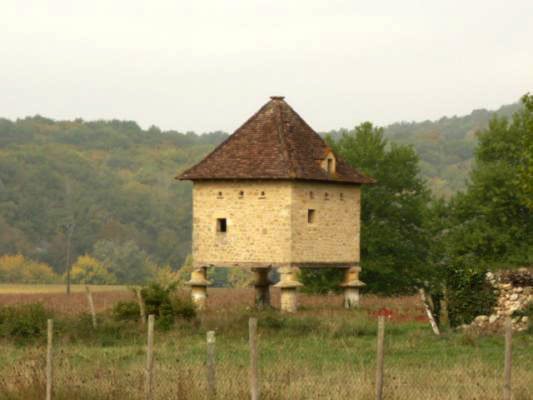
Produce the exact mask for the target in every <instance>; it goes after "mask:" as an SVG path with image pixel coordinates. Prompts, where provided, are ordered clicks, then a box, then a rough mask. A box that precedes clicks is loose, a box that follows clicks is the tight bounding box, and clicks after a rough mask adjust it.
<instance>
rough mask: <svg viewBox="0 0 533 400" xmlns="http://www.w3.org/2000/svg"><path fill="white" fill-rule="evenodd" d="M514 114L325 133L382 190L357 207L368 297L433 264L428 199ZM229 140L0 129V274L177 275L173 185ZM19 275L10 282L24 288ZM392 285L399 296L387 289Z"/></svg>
mask: <svg viewBox="0 0 533 400" xmlns="http://www.w3.org/2000/svg"><path fill="white" fill-rule="evenodd" d="M520 109H521V106H520V105H519V104H518V103H517V104H514V105H510V106H504V107H502V108H500V109H499V110H498V111H496V112H491V111H486V110H476V111H474V112H472V113H471V114H470V115H467V116H463V117H452V118H446V117H445V118H441V119H440V120H438V121H433V122H431V121H425V122H420V123H414V122H412V123H406V122H402V123H396V124H393V125H390V126H388V127H385V128H378V127H374V126H373V125H372V124H370V123H366V124H362V125H360V126H359V127H356V128H354V129H351V130H349V129H341V130H336V131H331V132H329V134H327V136H328V140H329V141H330V143H331V145H332V146H333V147H334V148H335V150H336V151H337V152H338V153H339V154H341V155H342V156H344V157H345V158H346V159H347V160H348V161H349V162H352V163H353V164H354V165H357V166H360V167H362V168H363V170H364V171H365V172H367V173H370V175H372V176H375V177H377V178H378V181H379V182H380V184H379V185H377V186H376V188H373V189H371V190H369V191H368V194H367V195H366V196H367V198H368V199H369V200H368V201H366V203H365V202H364V203H363V204H364V207H367V209H363V219H365V218H366V219H367V220H366V222H365V220H364V221H363V234H364V232H365V229H366V232H367V236H366V237H367V239H366V240H365V239H364V238H363V240H364V243H363V244H362V252H363V258H365V252H366V253H367V257H366V259H367V262H366V264H367V265H365V266H364V267H365V268H366V271H367V274H369V275H367V277H368V279H369V280H371V281H374V282H381V283H382V284H381V286H379V285H378V286H375V287H371V289H372V290H376V291H388V292H391V291H401V290H403V288H405V287H408V286H409V285H411V284H412V282H413V279H415V278H414V277H415V275H416V271H417V269H420V268H423V267H424V266H427V265H430V263H429V264H428V257H430V255H429V254H428V252H429V251H430V248H431V246H432V244H431V243H430V242H431V241H430V240H429V236H428V233H431V234H438V232H437V231H438V230H439V229H441V230H444V231H446V232H449V231H450V229H449V227H446V226H445V225H446V221H449V220H450V219H451V218H452V216H451V215H450V210H449V209H447V208H446V207H448V206H447V205H444V203H442V204H440V203H439V202H438V201H436V204H437V206H434V207H430V206H429V204H430V203H431V202H432V200H431V199H432V198H433V197H434V198H439V197H444V198H446V199H449V198H450V197H451V196H452V195H454V194H455V193H456V192H457V191H458V190H460V189H465V188H468V187H469V186H468V185H467V184H466V182H467V177H468V176H469V175H468V174H469V172H470V171H471V168H472V165H473V160H474V157H475V151H474V150H475V148H476V146H477V144H478V142H479V138H478V133H479V132H482V131H484V130H487V129H489V122H490V121H491V119H493V118H494V117H495V116H496V115H497V116H501V117H509V116H510V115H511V114H513V112H516V111H517V110H520ZM489 130H490V129H489ZM226 137H227V134H226V133H224V132H212V133H205V134H201V135H198V134H195V133H193V132H187V133H180V132H176V131H166V132H162V131H161V130H160V129H158V128H157V127H151V128H149V129H147V130H144V129H141V128H140V127H139V126H138V125H137V124H136V123H135V122H131V121H117V120H113V121H94V122H88V121H83V120H81V119H77V120H74V121H54V120H51V119H47V118H43V117H41V116H35V117H28V118H24V119H19V120H16V121H10V120H7V119H0V256H4V259H3V265H4V269H6V270H10V271H20V270H22V269H24V268H26V269H28V270H29V269H35V271H37V272H36V273H35V277H36V278H35V277H34V278H33V279H34V280H53V278H46V276H47V275H46V271H44V268H45V266H46V264H48V265H50V266H51V267H52V269H53V270H54V271H55V272H56V273H57V274H62V273H63V272H64V271H65V266H66V265H67V258H68V259H69V260H70V263H71V264H75V268H74V269H75V271H77V274H78V275H77V276H85V277H87V276H89V277H92V278H91V279H92V281H93V282H100V281H101V282H105V281H108V282H109V281H118V282H136V281H137V282H139V281H143V280H145V279H146V277H147V276H148V275H149V273H150V268H152V269H151V270H152V271H153V268H154V267H155V268H157V267H158V266H159V267H162V266H170V267H171V268H172V269H175V268H177V267H179V266H181V265H182V263H183V262H184V260H185V259H186V257H187V255H188V254H189V252H190V230H191V186H190V183H187V182H178V181H176V180H174V176H176V174H177V173H178V172H180V171H181V170H183V169H184V168H186V167H188V166H190V165H192V164H194V163H195V162H197V161H198V160H200V159H201V158H202V157H203V156H204V155H205V154H207V153H208V152H209V151H210V150H211V149H213V148H214V147H215V146H216V145H217V144H218V143H220V142H221V141H222V140H223V139H224V138H226ZM429 189H431V190H429ZM406 193H412V194H413V195H406ZM460 200H461V197H460V196H459V197H458V196H455V197H454V199H453V201H455V202H456V203H457V202H460ZM453 201H452V202H453ZM462 201H463V202H464V201H466V200H462ZM439 204H440V206H439ZM368 207H370V208H368ZM439 207H440V208H439ZM457 209H458V210H459V209H460V207H459V206H458V207H457ZM463 212H465V213H467V210H463ZM431 213H433V217H434V218H432V219H431V221H432V222H431V224H432V225H431V224H430V225H428V223H427V219H426V217H427V215H429V214H431ZM444 215H446V217H445V218H444V217H443V216H444ZM439 218H441V220H439ZM465 218H466V216H465ZM406 220H407V221H409V224H405V221H406ZM405 227H411V228H413V229H411V230H409V229H407V231H406V230H405V229H406V228H405ZM431 229H434V230H435V232H430V230H431ZM520 232H521V233H520V234H523V233H524V232H523V231H520ZM465 234H467V233H465ZM515 234H516V231H515ZM405 237H409V238H410V240H404V238H405ZM457 240H458V241H460V240H459V239H457ZM502 240H503V239H502ZM441 250H442V249H433V250H432V251H433V254H437V253H438V252H439V251H441ZM513 251H514V254H515V256H516V257H515V260H516V262H518V263H520V262H523V261H524V256H523V255H524V254H525V253H524V249H514V250H513ZM526 252H527V250H526ZM16 254H20V255H23V256H24V257H26V259H25V258H24V257H21V256H14V255H16ZM6 255H12V256H10V257H11V258H9V257H7V256H6ZM84 255H87V256H85V257H84ZM89 255H90V256H89ZM496 258H497V257H496ZM400 260H401V262H398V261H400ZM500 261H502V260H500ZM0 264H2V259H1V258H0ZM21 266H25V267H24V268H23V267H21ZM104 266H105V268H104ZM0 267H2V266H1V265H0ZM167 270H168V268H167ZM378 270H379V273H378V272H376V271H378ZM404 270H405V271H404ZM43 271H44V272H43ZM0 272H2V271H0ZM4 272H5V271H4ZM4 272H2V273H4ZM109 273H111V275H109ZM106 274H108V275H106ZM373 274H374V275H373ZM375 274H377V275H375ZM4 275H5V273H4ZM15 275H16V274H15ZM15 275H13V277H12V278H10V279H12V280H13V281H15V280H21V279H22V280H26V281H28V280H31V279H30V278H24V277H21V276H20V274H19V275H16V276H15ZM106 276H109V277H111V276H112V279H111V278H110V279H107V278H106ZM400 278H401V279H403V280H404V281H405V282H404V283H401V282H398V279H400ZM5 280H6V279H5V278H4V281H5ZM393 282H395V283H394V289H392V286H391V287H390V288H388V287H387V285H388V284H392V283H393Z"/></svg>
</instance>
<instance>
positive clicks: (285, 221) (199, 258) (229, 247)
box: [193, 181, 292, 264]
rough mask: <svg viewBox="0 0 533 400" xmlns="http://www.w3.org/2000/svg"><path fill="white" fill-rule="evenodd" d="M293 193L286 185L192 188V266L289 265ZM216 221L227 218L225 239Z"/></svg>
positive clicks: (241, 183)
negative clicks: (218, 263) (238, 263)
mask: <svg viewBox="0 0 533 400" xmlns="http://www.w3.org/2000/svg"><path fill="white" fill-rule="evenodd" d="M241 192H242V193H241ZM291 192H292V189H291V183H290V182H288V181H261V182H258V181H232V182H229V181H197V182H195V183H194V189H193V258H194V260H195V264H206V263H213V264H216V262H220V263H231V262H242V263H245V262H246V263H247V262H257V263H268V262H273V263H287V262H289V261H290V239H291V229H290V204H291ZM217 218H226V220H227V232H226V233H222V232H217V230H216V220H217Z"/></svg>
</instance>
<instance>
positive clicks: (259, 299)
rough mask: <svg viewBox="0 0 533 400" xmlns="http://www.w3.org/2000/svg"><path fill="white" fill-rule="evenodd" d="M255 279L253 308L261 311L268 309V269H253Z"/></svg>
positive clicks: (269, 282) (269, 283)
mask: <svg viewBox="0 0 533 400" xmlns="http://www.w3.org/2000/svg"><path fill="white" fill-rule="evenodd" d="M252 271H253V272H254V275H255V279H254V288H255V306H256V307H257V308H258V309H260V310H262V309H264V308H268V307H270V285H271V283H272V282H271V281H270V279H268V273H269V272H270V268H253V269H252Z"/></svg>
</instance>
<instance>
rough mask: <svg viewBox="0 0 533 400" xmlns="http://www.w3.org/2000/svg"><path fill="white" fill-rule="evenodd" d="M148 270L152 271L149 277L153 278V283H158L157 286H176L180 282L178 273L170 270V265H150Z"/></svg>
mask: <svg viewBox="0 0 533 400" xmlns="http://www.w3.org/2000/svg"><path fill="white" fill-rule="evenodd" d="M150 269H151V271H152V272H151V275H152V277H153V281H154V282H156V283H158V284H159V285H162V286H164V285H173V286H176V285H178V283H179V281H180V276H179V273H178V272H176V271H174V270H172V268H170V265H164V266H162V267H159V266H157V265H152V266H151V267H150Z"/></svg>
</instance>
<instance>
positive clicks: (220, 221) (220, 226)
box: [217, 218, 228, 232]
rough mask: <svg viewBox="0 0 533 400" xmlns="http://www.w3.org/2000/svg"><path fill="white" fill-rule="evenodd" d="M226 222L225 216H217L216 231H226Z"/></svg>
mask: <svg viewBox="0 0 533 400" xmlns="http://www.w3.org/2000/svg"><path fill="white" fill-rule="evenodd" d="M227 231H228V223H227V221H226V218H217V232H227Z"/></svg>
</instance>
